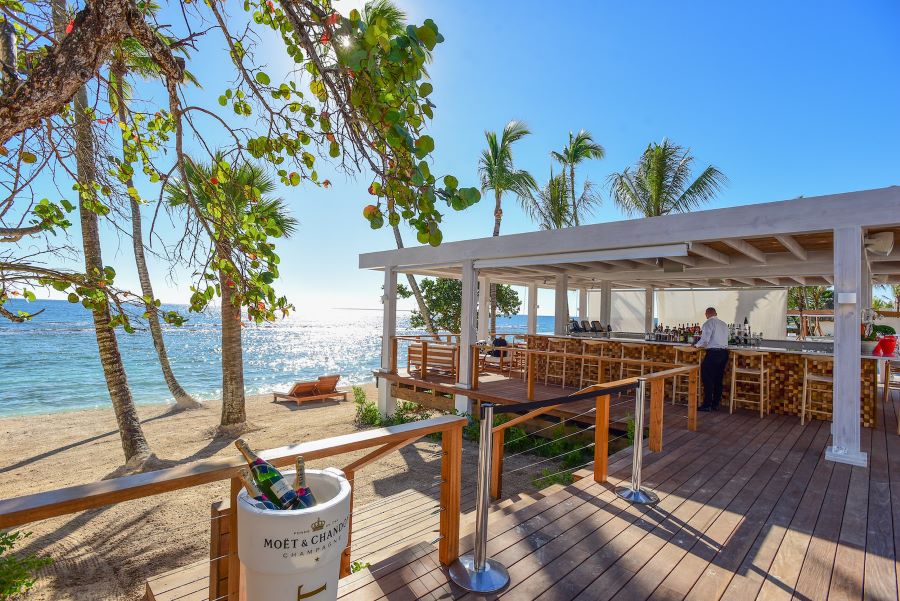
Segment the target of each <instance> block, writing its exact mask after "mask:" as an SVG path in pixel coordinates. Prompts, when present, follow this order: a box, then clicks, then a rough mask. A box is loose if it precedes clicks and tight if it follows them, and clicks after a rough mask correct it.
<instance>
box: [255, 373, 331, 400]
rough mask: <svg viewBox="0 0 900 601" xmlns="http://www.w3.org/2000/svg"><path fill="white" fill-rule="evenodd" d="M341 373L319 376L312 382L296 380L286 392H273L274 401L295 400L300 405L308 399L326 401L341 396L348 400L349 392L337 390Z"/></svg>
mask: <svg viewBox="0 0 900 601" xmlns="http://www.w3.org/2000/svg"><path fill="white" fill-rule="evenodd" d="M340 379H341V376H340V374H333V375H329V376H319V379H318V380H314V381H310V382H295V383H294V385H293V386H291V389H290V390H289V391H288V392H286V393H284V392H273V393H272V402H273V403H277V402H281V401H295V402H296V403H297V404H298V405H299V404H300V403H305V402H307V401H324V400H326V399H335V398H341V400H344V401H346V400H347V392H346V391H340V390H337V383H338V380H340Z"/></svg>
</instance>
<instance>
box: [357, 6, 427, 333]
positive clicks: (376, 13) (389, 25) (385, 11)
mask: <svg viewBox="0 0 900 601" xmlns="http://www.w3.org/2000/svg"><path fill="white" fill-rule="evenodd" d="M362 21H363V23H365V24H367V25H369V24H372V23H375V22H376V21H378V22H379V23H381V26H382V29H385V30H386V31H387V32H388V33H390V34H391V35H396V34H399V33H401V32H403V31H404V30H405V29H406V13H404V12H403V11H402V10H401V9H400V8H399V7H397V6H396V5H395V4H394V3H393V2H391V1H390V0H371V1H370V2H366V4H365V6H363V13H362ZM425 61H426V62H430V61H431V52H430V51H429V50H427V49H425ZM391 229H392V230H393V231H394V241H395V242H396V243H397V248H403V246H404V244H403V234H401V232H400V226H399V225H397V224H394V225H392V226H391ZM406 281H407V282H408V283H409V289H410V290H411V291H412V294H413V297H415V299H416V305H417V306H418V307H419V315H421V316H422V321H423V323H424V324H425V330H426V331H427V332H428V333H429V334H432V335H436V334H437V329H436V328H435V326H434V320H433V319H432V318H431V311H430V310H429V309H428V305H427V304H425V297H424V295H423V294H422V289H421V288H420V287H419V282H417V281H416V277H415V276H414V275H412V274H411V273H407V274H406Z"/></svg>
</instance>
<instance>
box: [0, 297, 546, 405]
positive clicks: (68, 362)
mask: <svg viewBox="0 0 900 601" xmlns="http://www.w3.org/2000/svg"><path fill="white" fill-rule="evenodd" d="M7 307H8V308H10V309H11V310H13V311H15V310H17V309H23V310H24V309H25V308H26V307H27V309H28V310H29V311H36V310H38V309H42V308H43V309H45V311H44V312H43V313H42V314H41V315H39V316H38V317H36V318H35V319H34V320H33V321H31V322H28V323H24V324H13V323H9V322H7V321H5V320H0V349H2V352H0V416H3V415H16V414H25V413H47V412H54V411H65V410H72V409H83V408H88V407H108V406H109V395H108V394H107V391H106V383H105V381H104V378H103V371H102V369H101V368H100V361H99V358H98V355H97V342H96V339H95V338H94V330H93V323H92V321H91V315H90V313H89V312H88V311H87V310H85V309H84V308H82V307H81V305H72V304H69V303H67V302H65V301H37V302H34V303H24V302H21V301H18V302H17V301H13V302H11V303H9V304H8V305H7ZM174 308H176V309H178V310H180V311H182V312H183V313H185V314H187V313H186V308H185V307H174ZM188 315H189V318H190V321H189V322H188V323H187V324H186V325H185V326H183V327H180V328H176V327H169V326H164V329H165V339H166V348H167V350H168V353H169V360H170V362H171V363H172V369H173V370H174V371H175V376H176V377H177V378H178V380H179V381H180V383H181V385H182V386H183V387H184V388H185V390H187V391H188V392H189V393H191V394H193V395H194V396H195V397H197V398H198V399H214V398H218V397H219V396H220V394H221V377H222V376H221V364H220V361H221V346H220V340H219V325H218V318H219V315H218V311H211V312H209V313H204V314H200V315H197V314H188ZM545 319H546V318H541V321H542V322H543V321H544V320H545ZM397 321H398V323H397V329H398V333H399V334H407V333H413V332H412V331H411V330H409V314H408V313H403V312H401V313H399V314H398V316H397ZM381 323H382V313H381V311H380V310H376V311H370V310H363V309H333V310H328V311H319V312H316V313H315V314H310V315H304V314H302V313H300V314H296V315H292V316H291V317H290V318H288V319H285V320H281V321H278V322H276V323H269V324H262V325H255V324H249V325H247V326H246V327H245V328H244V330H243V348H244V385H245V387H246V390H247V393H248V394H259V393H265V392H271V391H272V390H275V389H286V388H287V387H288V386H290V384H291V383H292V382H294V381H295V380H303V379H308V378H313V379H314V378H315V377H317V376H319V375H322V374H326V373H340V374H341V375H342V376H343V378H342V380H341V384H344V385H345V384H358V383H363V382H370V381H372V379H373V376H372V371H373V370H375V369H377V368H378V366H379V365H380V354H381ZM551 323H552V318H551ZM500 324H502V325H500ZM543 325H544V324H543V323H541V324H540V325H539V329H543V328H542V326H543ZM524 326H525V318H524V316H517V317H514V318H512V319H509V320H500V319H498V329H501V328H502V329H503V330H505V331H522V330H523V329H524ZM551 327H552V325H551ZM118 340H119V345H120V348H121V351H122V356H123V358H124V361H125V368H126V371H127V374H128V382H129V384H130V385H131V390H132V394H133V395H134V399H135V402H136V403H141V404H145V403H160V402H171V401H172V398H171V395H170V394H169V391H168V388H166V385H165V382H164V381H163V379H162V372H161V370H160V368H159V362H158V360H157V357H156V351H155V350H154V348H153V342H152V340H151V338H150V333H149V332H148V331H146V330H145V329H144V328H143V327H142V328H140V329H139V331H138V332H136V333H135V334H126V333H125V332H123V331H122V330H121V329H119V330H118ZM404 363H405V358H403V357H401V365H402V364H404Z"/></svg>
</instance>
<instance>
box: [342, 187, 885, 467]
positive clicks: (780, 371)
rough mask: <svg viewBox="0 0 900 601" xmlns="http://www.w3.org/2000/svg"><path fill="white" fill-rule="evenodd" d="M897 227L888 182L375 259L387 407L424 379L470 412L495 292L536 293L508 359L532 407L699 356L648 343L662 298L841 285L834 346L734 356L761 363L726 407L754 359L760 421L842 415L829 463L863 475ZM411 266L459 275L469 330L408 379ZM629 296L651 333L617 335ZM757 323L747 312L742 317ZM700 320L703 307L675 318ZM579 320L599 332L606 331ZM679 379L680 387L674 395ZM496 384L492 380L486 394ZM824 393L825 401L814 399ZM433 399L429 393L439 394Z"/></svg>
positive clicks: (422, 272) (438, 345)
mask: <svg viewBox="0 0 900 601" xmlns="http://www.w3.org/2000/svg"><path fill="white" fill-rule="evenodd" d="M898 234H900V188H898V187H889V188H882V189H875V190H866V191H859V192H849V193H843V194H833V195H827V196H818V197H810V198H797V199H792V200H785V201H779V202H769V203H762V204H754V205H746V206H736V207H730V208H723V209H713V210H706V211H698V212H693V213H689V214H676V215H666V216H661V217H653V218H644V219H633V220H627V221H619V222H611V223H600V224H595V225H584V226H579V227H572V228H566V229H560V230H551V231H538V232H530V233H523V234H512V235H505V236H499V237H494V238H479V239H473V240H463V241H457V242H447V243H444V244H442V245H441V246H439V247H417V248H403V249H397V250H387V251H383V252H374V253H368V254H363V255H361V256H360V262H359V264H360V267H361V268H363V269H375V270H382V271H383V272H384V296H383V302H384V309H385V310H384V327H383V347H382V368H381V372H380V374H379V375H380V376H381V377H380V378H379V395H380V396H379V402H380V408H381V410H382V411H384V412H386V413H390V412H391V411H392V410H393V407H394V399H395V397H396V396H398V393H399V395H402V396H403V398H407V399H409V400H421V397H422V395H421V390H422V389H426V388H427V386H423V385H421V384H422V383H427V382H431V383H432V384H434V385H435V386H440V387H441V390H443V391H444V394H442V397H441V398H443V399H448V398H452V404H453V407H452V408H454V409H456V410H457V411H460V412H471V411H472V410H473V407H474V406H475V405H473V400H474V401H475V404H477V401H478V398H476V396H474V395H475V392H474V391H476V390H479V386H480V384H479V380H478V371H479V368H480V367H479V366H480V364H482V363H483V362H482V361H481V360H480V358H479V346H478V343H479V342H481V343H483V342H484V341H485V340H488V339H489V338H490V337H491V335H492V333H489V332H488V331H487V329H488V328H487V319H484V318H482V319H479V317H478V316H479V315H481V316H485V315H486V313H487V294H486V291H487V290H488V289H489V286H490V284H491V283H504V284H514V285H520V286H525V287H527V314H528V329H527V332H526V333H525V334H526V336H523V340H521V341H519V343H518V344H516V345H513V349H518V350H509V351H504V353H503V354H504V355H508V360H507V364H508V368H509V372H508V373H510V374H511V373H512V371H513V368H514V367H518V368H519V375H520V376H521V381H522V382H523V385H522V386H521V387H520V388H519V389H513V388H510V387H509V386H507V388H506V391H507V395H508V396H513V397H515V396H516V395H519V396H518V398H512V399H510V401H517V400H522V399H525V398H532V397H533V388H534V386H535V382H537V383H538V384H544V385H550V384H556V385H558V386H561V387H564V388H565V387H568V388H574V389H578V388H581V387H583V386H584V385H586V384H588V383H598V382H603V381H610V379H612V380H615V379H617V378H620V377H625V376H626V375H628V376H634V375H641V374H643V373H649V372H650V371H653V367H654V363H655V364H657V366H665V365H672V366H675V365H682V364H690V363H694V364H696V363H698V362H699V360H698V359H696V358H694V359H691V358H688V357H687V355H688V354H689V353H687V352H685V350H686V349H687V347H688V345H687V344H673V343H666V342H660V341H658V340H648V339H647V338H648V336H647V334H649V333H650V332H651V330H652V329H653V315H654V299H655V298H657V297H658V295H659V294H661V293H663V292H665V291H673V290H681V291H692V290H733V291H749V290H761V289H786V288H788V287H792V286H811V285H820V286H833V288H834V312H833V319H834V337H833V342H830V343H816V342H813V341H809V342H798V341H796V340H787V339H783V340H773V339H768V338H767V339H765V340H759V339H757V340H755V341H754V342H752V343H750V344H742V345H740V346H738V347H735V348H733V351H734V352H732V353H731V355H732V361H740V360H742V358H743V356H744V355H747V356H750V357H749V358H748V359H747V360H748V363H749V364H751V367H742V366H740V365H739V364H737V363H731V364H730V365H729V371H728V373H727V374H726V398H725V404H726V405H729V406H730V402H731V397H736V401H737V404H738V405H739V406H740V405H741V404H744V405H746V404H747V401H748V400H752V399H749V396H752V394H754V393H753V392H751V388H752V386H753V383H752V382H751V383H750V384H748V383H746V380H747V378H746V377H735V376H734V375H733V371H734V368H735V367H736V369H737V370H738V371H739V373H740V374H741V375H742V376H743V375H746V374H744V372H745V371H752V369H754V366H756V367H755V368H756V369H758V370H759V371H760V375H759V380H758V382H759V383H758V385H757V386H756V388H755V395H756V403H755V405H756V407H758V408H760V410H761V413H762V414H767V413H769V412H775V413H779V414H787V415H796V416H798V417H799V418H800V419H802V420H803V421H804V422H805V421H806V420H808V419H817V418H818V419H828V420H831V422H832V426H831V441H830V444H829V446H828V449H827V452H826V456H827V458H828V459H829V460H833V461H837V462H842V463H848V464H852V465H863V466H864V465H866V464H867V456H866V453H865V452H864V451H862V450H861V448H860V431H861V430H860V429H861V428H862V427H873V426H874V425H875V422H876V419H877V418H876V415H877V413H878V411H877V408H876V401H877V400H878V374H879V369H880V367H879V363H882V362H883V361H884V359H883V358H879V357H874V356H871V355H870V354H868V353H869V352H870V351H865V350H864V349H863V347H862V344H861V342H862V341H861V324H862V323H863V321H864V320H865V319H866V318H867V315H869V314H870V313H871V306H872V289H873V286H874V285H877V284H893V283H898V282H900V248H895V247H894V244H893V242H894V239H895V238H896V237H897V235H898ZM403 273H408V274H414V275H418V276H428V277H448V278H456V279H460V280H461V281H462V300H461V313H462V327H461V331H460V332H459V333H458V336H454V337H450V338H448V339H446V340H443V341H440V340H437V341H432V343H431V344H432V345H433V350H434V351H435V352H436V353H441V354H442V356H444V357H445V358H449V357H452V358H451V359H447V360H445V361H444V363H443V364H441V365H436V364H433V363H431V362H430V361H429V360H428V357H427V346H428V344H429V343H428V342H427V341H426V342H424V344H423V343H422V342H417V343H414V344H415V345H416V346H415V349H414V350H413V351H409V352H412V353H413V357H415V360H414V361H413V363H415V362H417V365H420V366H421V367H420V368H419V369H418V371H415V370H413V371H412V372H410V371H409V370H407V372H406V373H404V374H398V358H397V354H398V351H397V347H398V340H397V337H396V334H397V332H396V293H395V291H396V284H397V276H398V274H403ZM540 288H550V289H553V290H554V292H555V296H554V298H555V303H554V318H555V319H554V332H553V335H552V336H538V335H537V334H538V333H537V331H536V323H537V321H536V314H537V290H538V289H540ZM573 290H574V291H577V294H578V298H579V302H578V307H577V320H576V322H575V327H574V331H573V327H572V326H571V325H570V324H571V323H572V321H571V317H572V316H571V313H570V311H569V306H568V293H569V292H570V291H573ZM622 290H631V291H643V293H644V299H645V309H644V315H643V317H644V319H643V322H644V323H643V328H642V329H643V331H642V332H641V331H637V332H635V331H628V332H620V331H610V330H615V327H613V326H614V325H615V324H612V326H611V322H612V320H613V316H612V307H613V304H614V303H613V296H614V294H615V293H616V291H622ZM589 298H596V299H597V300H598V301H599V302H597V303H592V302H590V301H589ZM595 306H597V307H598V310H597V312H596V313H595V314H589V307H591V308H593V307H595ZM744 318H745V315H740V314H738V315H735V316H734V321H735V322H736V323H739V320H741V319H744ZM726 320H727V318H726ZM698 321H702V314H699V315H698V314H688V315H683V316H680V317H679V318H678V320H677V322H678V323H694V322H698ZM582 323H583V324H584V325H585V326H588V324H591V323H594V324H599V325H600V326H601V327H602V329H603V331H602V332H601V331H599V329H598V328H596V327H591V328H590V329H587V328H586V327H581V326H580V324H582ZM673 325H674V324H673ZM750 327H752V324H751V326H750ZM585 330H586V331H585ZM592 330H593V331H592ZM571 334H574V335H571ZM782 338H786V337H782ZM401 342H402V340H401ZM423 346H424V347H425V351H424V355H425V356H424V357H423V356H422V354H423V351H422V348H423ZM417 352H418V353H419V354H418V355H415V353H417ZM517 355H519V356H520V358H519V359H516V356H517ZM751 355H752V356H751ZM754 359H755V360H756V363H754ZM413 367H415V366H413ZM501 371H502V370H501ZM880 373H882V374H884V373H886V370H885V369H881V370H880ZM585 374H587V377H585ZM401 375H402V376H403V377H402V378H401ZM751 376H752V374H751ZM403 379H405V380H406V381H407V382H406V383H407V384H409V381H410V380H411V381H413V382H418V383H419V385H415V384H414V385H412V386H406V387H405V388H407V389H410V388H411V389H412V392H411V393H410V392H406V393H404V391H403V390H404V387H403V386H398V382H399V383H400V384H403V382H402V381H400V380H403ZM676 380H677V378H676ZM739 380H744V382H741V381H739ZM751 380H752V378H751ZM446 386H452V389H447V388H446ZM676 386H677V383H673V384H672V387H673V388H672V392H671V393H670V394H671V395H673V396H674V395H676V394H677V392H676V390H675V388H674V387H676ZM486 389H487V386H486V385H481V386H480V391H481V394H482V395H483V394H484V391H485V390H486ZM823 389H827V391H826V392H827V394H816V392H817V391H819V392H821V391H823ZM435 390H437V389H436V388H434V387H432V388H430V389H428V391H429V392H431V393H432V394H433V393H435ZM512 390H517V392H513V393H510V391H512ZM416 394H418V395H419V396H416ZM763 399H764V400H763Z"/></svg>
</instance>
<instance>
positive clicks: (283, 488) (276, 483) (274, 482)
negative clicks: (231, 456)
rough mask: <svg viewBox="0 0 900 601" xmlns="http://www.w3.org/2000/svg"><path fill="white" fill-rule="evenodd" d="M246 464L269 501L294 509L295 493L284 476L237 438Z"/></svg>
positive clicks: (238, 446)
mask: <svg viewBox="0 0 900 601" xmlns="http://www.w3.org/2000/svg"><path fill="white" fill-rule="evenodd" d="M234 446H236V447H237V449H238V451H240V452H241V455H243V456H244V459H246V460H247V464H248V465H249V466H250V473H251V474H252V475H253V479H254V480H255V481H256V484H257V485H258V486H259V489H260V490H261V491H262V493H263V494H264V495H266V498H267V499H268V500H269V501H271V502H272V503H273V504H274V505H275V506H276V507H277V508H278V509H295V508H296V507H295V506H297V502H298V500H297V493H296V492H294V489H293V488H291V485H290V484H288V483H287V480H285V479H284V476H282V475H281V472H279V471H278V470H277V469H276V468H275V466H274V465H272V464H271V463H269V462H268V461H266V460H265V459H263V458H262V457H260V456H259V455H257V454H256V453H254V452H253V451H252V450H251V449H250V445H248V444H247V441H246V440H244V439H243V438H239V439H238V440H236V441H235V442H234Z"/></svg>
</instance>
